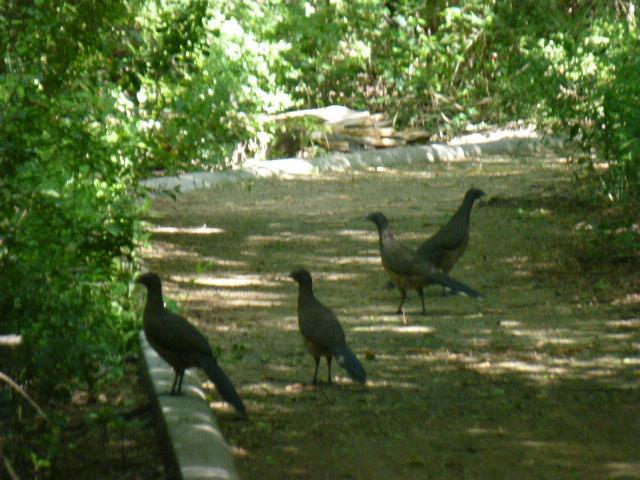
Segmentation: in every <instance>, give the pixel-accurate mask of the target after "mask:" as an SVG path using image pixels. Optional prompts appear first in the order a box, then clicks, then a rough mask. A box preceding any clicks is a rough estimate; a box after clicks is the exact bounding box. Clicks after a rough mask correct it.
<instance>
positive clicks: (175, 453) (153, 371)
mask: <svg viewBox="0 0 640 480" xmlns="http://www.w3.org/2000/svg"><path fill="white" fill-rule="evenodd" d="M140 346H141V348H142V358H143V368H142V377H143V379H144V381H145V386H146V388H147V390H148V393H149V397H150V398H151V401H152V404H153V406H154V410H155V413H156V420H157V422H156V423H157V426H158V430H159V433H160V439H161V443H162V448H163V450H164V454H165V459H166V463H167V464H166V469H167V473H168V475H169V478H171V479H174V478H175V479H183V480H238V478H239V477H238V473H237V471H236V468H235V464H234V462H233V458H232V456H231V452H230V450H229V446H228V445H227V443H226V441H225V439H224V437H223V435H222V433H221V432H220V429H219V427H218V423H217V422H216V419H215V417H214V415H213V413H212V411H211V408H210V407H209V405H208V403H207V401H206V397H205V394H204V392H203V391H202V390H201V388H200V381H199V380H198V378H197V377H196V375H195V374H193V373H189V372H188V371H187V373H186V374H185V376H184V382H183V384H182V391H183V395H180V396H172V395H169V394H168V393H167V392H168V391H169V390H170V389H171V384H172V382H173V369H172V368H171V367H170V366H169V365H168V364H167V363H166V362H165V361H164V360H162V359H161V358H160V357H159V356H158V354H157V353H156V352H155V350H153V348H151V346H150V345H149V343H148V342H147V338H146V337H145V335H144V332H143V331H141V332H140Z"/></svg>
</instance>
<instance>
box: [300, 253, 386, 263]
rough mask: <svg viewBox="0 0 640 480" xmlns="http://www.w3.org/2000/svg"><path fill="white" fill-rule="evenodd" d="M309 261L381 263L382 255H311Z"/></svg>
mask: <svg viewBox="0 0 640 480" xmlns="http://www.w3.org/2000/svg"><path fill="white" fill-rule="evenodd" d="M308 261H309V263H312V264H314V263H322V264H325V265H330V264H334V265H379V264H380V256H364V255H339V256H330V255H329V256H326V255H323V256H313V257H309V259H308Z"/></svg>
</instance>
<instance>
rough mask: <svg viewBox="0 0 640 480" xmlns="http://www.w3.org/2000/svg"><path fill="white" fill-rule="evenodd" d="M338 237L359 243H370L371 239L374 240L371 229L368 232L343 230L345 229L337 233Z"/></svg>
mask: <svg viewBox="0 0 640 480" xmlns="http://www.w3.org/2000/svg"><path fill="white" fill-rule="evenodd" d="M363 220H364V219H363ZM336 235H338V236H341V237H347V238H350V239H351V240H357V241H360V242H370V241H371V239H372V238H373V235H372V233H371V229H368V230H360V229H358V230H355V229H349V228H343V229H340V230H338V231H336Z"/></svg>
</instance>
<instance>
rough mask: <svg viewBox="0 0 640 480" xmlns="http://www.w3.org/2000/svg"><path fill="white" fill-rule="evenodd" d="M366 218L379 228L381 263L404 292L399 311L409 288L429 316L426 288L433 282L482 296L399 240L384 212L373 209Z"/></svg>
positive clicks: (473, 295)
mask: <svg viewBox="0 0 640 480" xmlns="http://www.w3.org/2000/svg"><path fill="white" fill-rule="evenodd" d="M367 220H369V221H371V222H373V223H374V224H375V225H376V227H377V229H378V244H379V248H380V259H381V260H382V266H383V267H384V269H385V271H386V272H387V274H388V275H389V276H390V277H391V281H392V282H393V283H394V284H395V285H396V286H397V287H398V289H399V290H400V294H401V301H400V305H399V306H398V310H397V313H402V306H403V305H404V301H405V300H406V298H407V289H413V290H415V291H416V292H418V296H419V297H420V302H421V303H422V314H423V315H426V313H427V312H426V308H425V306H424V292H423V287H424V286H425V285H430V284H432V283H438V284H440V285H444V286H446V287H449V288H451V289H452V290H454V291H456V292H459V293H464V294H466V295H469V296H472V297H475V298H482V297H483V295H482V294H481V293H480V292H478V291H476V290H474V289H473V288H471V287H469V286H467V285H465V284H464V283H462V282H459V281H458V280H454V279H453V278H451V277H449V276H447V275H444V274H443V273H441V272H439V271H438V268H437V267H435V266H434V265H433V264H431V263H430V262H428V261H426V260H424V259H420V258H419V257H418V255H417V252H416V251H414V250H412V249H410V248H409V247H407V246H406V245H403V244H402V243H400V242H399V241H398V240H396V238H395V236H394V235H393V232H392V231H391V228H390V227H389V221H388V220H387V217H386V216H385V215H384V214H383V213H382V212H373V213H370V214H369V215H368V216H367Z"/></svg>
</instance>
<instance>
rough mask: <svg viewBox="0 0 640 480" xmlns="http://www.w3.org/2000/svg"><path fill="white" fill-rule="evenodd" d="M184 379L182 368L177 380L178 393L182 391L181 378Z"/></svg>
mask: <svg viewBox="0 0 640 480" xmlns="http://www.w3.org/2000/svg"><path fill="white" fill-rule="evenodd" d="M183 379H184V370H182V371H181V372H180V380H178V395H180V394H181V393H182V380H183Z"/></svg>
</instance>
